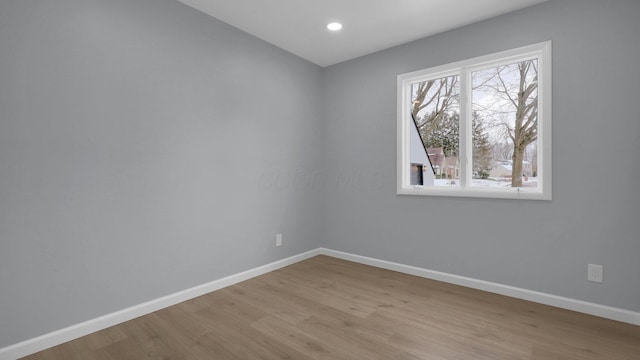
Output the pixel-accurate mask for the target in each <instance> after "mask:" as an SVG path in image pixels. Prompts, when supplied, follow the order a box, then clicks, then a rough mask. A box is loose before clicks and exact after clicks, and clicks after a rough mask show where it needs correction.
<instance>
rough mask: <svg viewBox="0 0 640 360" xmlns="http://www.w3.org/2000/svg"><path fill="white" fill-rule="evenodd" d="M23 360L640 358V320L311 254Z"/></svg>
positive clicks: (585, 359) (584, 359) (583, 359)
mask: <svg viewBox="0 0 640 360" xmlns="http://www.w3.org/2000/svg"><path fill="white" fill-rule="evenodd" d="M26 359H65V360H66V359H83V360H91V359H101V360H123V359H181V360H192V359H243V360H247V359H296V360H305V359H331V360H336V359H446V360H452V359H473V360H481V359H544V360H550V359H580V360H589V359H616V360H617V359H640V327H638V326H633V325H628V324H624V323H619V322H615V321H611V320H605V319H601V318H597V317H593V316H589V315H584V314H578V313H574V312H571V311H566V310H561V309H557V308H553V307H549V306H545V305H540V304H535V303H530V302H526V301H522V300H516V299H512V298H508V297H504V296H500V295H495V294H490V293H485V292H482V291H477V290H472V289H468V288H463V287H459V286H455V285H450V284H445V283H440V282H437V281H432V280H427V279H422V278H418V277H414V276H410V275H404V274H400V273H396V272H392V271H387V270H382V269H377V268H373V267H369V266H364V265H359V264H354V263H350V262H347V261H342V260H337V259H334V258H330V257H326V256H318V257H314V258H312V259H309V260H306V261H303V262H300V263H297V264H295V265H292V266H289V267H286V268H283V269H280V270H278V271H274V272H272V273H269V274H267V275H263V276H260V277H257V278H254V279H251V280H249V281H246V282H243V283H240V284H237V285H234V286H230V287H228V288H225V289H222V290H219V291H216V292H213V293H210V294H208V295H205V296H201V297H199V298H196V299H193V300H191V301H187V302H184V303H181V304H178V305H175V306H172V307H170V308H167V309H164V310H161V311H158V312H155V313H152V314H149V315H147V316H143V317H140V318H138V319H135V320H132V321H129V322H126V323H123V324H120V325H117V326H114V327H112V328H109V329H106V330H103V331H100V332H97V333H95V334H92V335H88V336H85V337H83V338H80V339H77V340H74V341H72V342H69V343H66V344H63V345H60V346H57V347H55V348H52V349H49V350H46V351H43V352H41V353H38V354H35V355H32V356H30V357H27V358H26Z"/></svg>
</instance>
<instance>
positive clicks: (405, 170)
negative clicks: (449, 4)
mask: <svg viewBox="0 0 640 360" xmlns="http://www.w3.org/2000/svg"><path fill="white" fill-rule="evenodd" d="M533 58H536V59H538V140H537V141H538V154H537V156H538V178H539V179H540V180H541V181H539V183H538V186H537V187H536V188H525V187H523V188H512V187H509V188H484V187H471V186H470V184H471V176H472V159H473V157H472V147H471V146H469V145H471V141H472V139H471V131H470V129H471V116H469V115H470V114H471V113H472V110H471V105H472V104H471V101H470V99H471V86H470V85H469V84H470V83H471V73H472V72H473V71H478V70H482V69H486V68H489V67H492V66H499V65H503V64H509V63H515V62H518V61H523V60H530V59H533ZM452 75H459V76H460V78H459V79H460V80H459V81H460V156H459V161H460V172H461V176H460V186H459V187H435V186H421V185H410V167H411V164H410V130H411V128H410V126H411V124H412V119H411V111H410V105H409V104H411V96H412V94H411V85H412V84H416V83H419V82H421V81H426V80H431V79H437V78H442V77H446V76H452ZM397 86H398V90H397V91H398V93H397V136H398V138H397V147H398V148H397V193H398V194H399V195H426V196H455V197H482V198H501V199H526V200H551V41H546V42H542V43H538V44H533V45H529V46H524V47H520V48H517V49H512V50H507V51H502V52H498V53H494V54H489V55H485V56H479V57H476V58H472V59H467V60H462V61H458V62H455V63H451V64H446V65H442V66H436V67H432V68H428V69H424V70H419V71H414V72H410V73H406V74H401V75H398V82H397Z"/></svg>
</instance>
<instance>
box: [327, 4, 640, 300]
mask: <svg viewBox="0 0 640 360" xmlns="http://www.w3.org/2000/svg"><path fill="white" fill-rule="evenodd" d="M639 16H640V2H638V1H635V0H628V1H623V0H616V1H601V0H598V1H595V0H590V1H584V0H573V1H562V0H558V1H554V0H552V1H549V2H547V3H543V4H540V5H538V6H535V7H532V8H528V9H524V10H522V11H518V12H515V13H511V14H507V15H504V16H500V17H497V18H493V19H490V20H488V21H484V22H481V23H477V24H474V25H470V26H467V27H464V28H459V29H456V30H453V31H449V32H446V33H443V34H440V35H437V36H433V37H430V38H426V39H422V40H419V41H415V42H412V43H410V44H406V45H403V46H399V47H396V48H393V49H389V50H386V51H382V52H379V53H376V54H373V55H369V56H366V57H363V58H359V59H356V60H352V61H348V62H345V63H342V64H338V65H335V66H332V67H330V68H327V69H326V72H325V74H324V81H325V87H324V91H325V97H326V100H325V105H326V106H325V108H326V116H325V117H324V121H325V122H326V125H325V126H326V128H325V131H326V134H325V137H324V140H325V151H324V156H325V158H324V161H325V163H326V164H327V167H326V170H327V179H329V181H328V182H327V187H326V194H325V211H324V221H323V235H322V238H323V239H324V246H326V247H328V248H332V249H336V250H342V251H347V252H353V253H356V254H360V255H365V256H371V257H376V258H382V259H386V260H390V261H396V262H400V263H404V264H409V265H414V266H419V267H425V268H428V269H433V270H438V271H443V272H447V273H451V274H457V275H462V276H468V277H472V278H477V279H482V280H487V281H493V282H497V283H501V284H506V285H512V286H516V287H521V288H525V289H530V290H537V291H542V292H546V293H550V294H555V295H559V296H566V297H570V298H575V299H580V300H584V301H590V302H595V303H598V304H604V305H610V306H614V307H619V308H624V309H629V310H633V311H640V282H639V281H638V279H639V278H640V261H639V260H638V256H639V255H640V235H639V234H640V191H639V190H638V186H639V184H640V161H639V160H638V155H639V154H640V137H639V136H640V116H639V115H638V114H639V112H638V110H637V106H638V100H639V94H640V70H639V68H638V64H640V46H639V45H638V44H639V42H638V38H639V36H640V22H639V21H638V17H639ZM546 40H552V41H553V200H552V201H549V202H542V201H515V200H495V199H463V198H437V197H409V196H398V195H396V194H395V186H396V183H395V182H396V180H395V174H396V160H395V156H396V128H395V126H396V113H395V112H396V76H397V75H398V74H401V73H405V72H409V71H414V70H418V69H423V68H427V67H430V66H435V65H441V64H444V63H448V62H453V61H458V60H463V59H466V58H470V57H474V56H479V55H483V54H488V53H492V52H497V51H500V50H506V49H510V48H514V47H519V46H523V45H528V44H532V43H537V42H541V41H546ZM345 178H350V179H352V181H351V182H346V181H338V179H345ZM369 179H377V180H373V181H372V180H369ZM588 263H595V264H602V265H603V266H604V283H602V284H595V283H589V282H587V279H586V278H587V264H588Z"/></svg>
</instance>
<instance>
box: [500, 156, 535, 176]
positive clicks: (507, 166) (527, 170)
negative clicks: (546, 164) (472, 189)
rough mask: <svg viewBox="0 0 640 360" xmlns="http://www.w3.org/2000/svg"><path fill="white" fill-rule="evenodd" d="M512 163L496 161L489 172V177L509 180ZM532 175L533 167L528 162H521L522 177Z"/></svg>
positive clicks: (509, 161)
mask: <svg viewBox="0 0 640 360" xmlns="http://www.w3.org/2000/svg"><path fill="white" fill-rule="evenodd" d="M512 164H513V162H512V161H511V160H499V161H496V162H495V164H494V165H493V167H492V168H491V171H489V177H503V178H510V177H511V171H512V169H513V166H512ZM532 174H533V166H532V165H531V162H530V161H523V162H522V175H524V176H532Z"/></svg>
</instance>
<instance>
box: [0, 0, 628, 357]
mask: <svg viewBox="0 0 640 360" xmlns="http://www.w3.org/2000/svg"><path fill="white" fill-rule="evenodd" d="M638 15H640V4H639V3H637V2H635V1H631V0H630V1H623V0H618V1H583V0H572V1H570V0H567V1H562V0H557V1H556V0H552V1H550V2H548V3H544V4H541V5H539V6H536V7H533V8H529V9H526V10H523V11H519V12H516V13H512V14H508V15H505V16H501V17H498V18H495V19H491V20H488V21H485V22H482V23H478V24H474V25H471V26H468V27H464V28H460V29H456V30H453V31H449V32H447V33H444V34H440V35H437V36H434V37H430V38H427V39H423V40H419V41H416V42H413V43H411V44H407V45H403V46H400V47H396V48H393V49H390V50H387V51H383V52H379V53H376V54H373V55H369V56H366V57H362V58H359V59H356V60H352V61H349V62H346V63H342V64H339V65H335V66H332V67H329V68H326V69H320V68H318V67H316V66H314V65H312V64H310V63H308V62H305V61H303V60H300V59H298V58H296V57H294V56H292V55H290V54H288V53H286V52H284V51H282V50H279V49H276V48H274V47H273V46H271V45H268V44H266V43H264V42H262V41H259V40H257V39H255V38H253V37H251V36H249V35H247V34H245V33H243V32H241V31H238V30H236V29H234V28H232V27H230V26H227V25H225V24H223V23H221V22H218V21H216V20H213V19H211V18H210V17H207V16H205V15H203V14H200V13H198V12H197V11H195V10H192V9H190V8H189V7H187V6H184V5H182V4H180V3H179V2H177V1H174V0H58V1H55V2H53V1H45V0H1V1H0V324H2V326H0V348H1V347H4V346H7V345H11V344H14V343H17V342H19V341H22V340H26V339H29V338H33V337H35V336H38V335H42V334H45V333H47V332H50V331H54V330H58V329H61V328H63V327H66V326H69V325H73V324H76V323H79V322H81V321H85V320H89V319H92V318H95V317H97V316H100V315H104V314H108V313H110V312H113V311H116V310H120V309H123V308H126V307H128V306H132V305H136V304H139V303H141V302H144V301H147V300H152V299H155V298H157V297H160V296H163V295H167V294H170V293H173V292H175V291H179V290H183V289H185V288H188V287H191V286H194V285H199V284H202V283H205V282H208V281H211V280H213V279H217V278H220V277H222V276H225V275H229V274H233V273H237V272H239V271H242V270H246V269H249V268H253V267H256V266H259V265H262V264H265V263H268V262H271V261H274V260H277V259H281V258H284V257H286V256H290V255H293V254H298V253H301V252H303V251H306V250H309V249H312V248H316V247H318V246H325V247H329V248H332V249H336V250H343V251H348V252H352V253H356V254H361V255H365V256H373V257H377V258H382V259H386V260H390V261H397V262H401V263H405V264H410V265H415V266H421V267H425V268H428V269H433V270H439V271H444V272H448V273H452V274H458V275H463V276H470V277H474V278H478V279H482V280H488V281H494V282H498V283H502V284H507V285H513V286H517V287H521V288H526V289H531V290H538V291H543V292H547V293H551V294H556V295H561V296H568V297H571V298H576V299H580V300H585V301H591V302H595V303H600V304H605V305H610V306H615V307H620V308H625V309H629V310H634V311H640V285H639V283H638V281H637V279H638V276H640V262H638V260H637V257H638V254H640V239H639V236H638V234H639V233H640V221H638V220H639V219H638V214H640V192H639V191H637V183H638V179H640V163H639V162H638V161H637V160H636V159H635V157H636V155H637V154H639V153H640V137H639V136H640V119H639V116H638V112H637V111H636V110H635V107H636V106H637V105H636V104H637V102H638V94H640V72H639V71H638V68H637V66H638V63H640V49H639V47H638V46H637V43H638V42H637V37H638V34H639V33H640V28H639V25H638V23H637V22H636V18H637V17H638ZM545 40H553V51H554V53H553V55H554V66H553V69H554V88H553V91H554V103H553V105H554V128H553V131H554V134H553V136H554V138H553V141H554V143H553V155H554V184H553V185H554V194H553V196H554V199H553V201H550V202H540V201H535V202H534V201H527V202H525V201H513V200H495V199H463V198H455V199H454V198H432V197H407V196H398V195H395V186H396V184H395V156H396V153H395V151H396V150H395V149H396V142H395V141H396V140H395V139H396V132H395V121H396V120H395V106H396V104H395V98H396V88H395V86H396V85H395V84H396V82H395V81H396V76H397V75H398V74H400V73H404V72H408V71H412V70H417V69H422V68H426V67H429V66H434V65H439V64H443V63H447V62H451V61H457V60H461V59H465V58H469V57H472V56H477V55H483V54H486V53H491V52H495V51H499V50H505V49H509V48H513V47H518V46H522V45H526V44H531V43H535V42H540V41H545ZM614 90H615V91H614ZM597 169H602V170H604V171H602V172H595V170H597ZM278 232H282V233H283V234H284V241H285V246H283V247H282V248H274V247H273V242H274V235H275V234H276V233H278ZM587 263H597V264H602V265H604V269H605V282H604V283H603V284H593V283H588V282H587V281H586V265H587Z"/></svg>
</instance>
